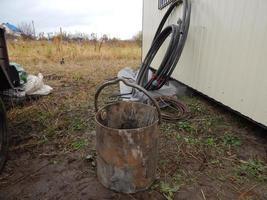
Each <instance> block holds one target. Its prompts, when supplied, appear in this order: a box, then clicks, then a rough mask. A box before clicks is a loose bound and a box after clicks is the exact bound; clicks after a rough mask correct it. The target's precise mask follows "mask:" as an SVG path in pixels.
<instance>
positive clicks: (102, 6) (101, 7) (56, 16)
mask: <svg viewBox="0 0 267 200" xmlns="http://www.w3.org/2000/svg"><path fill="white" fill-rule="evenodd" d="M0 6H1V13H0V23H2V22H9V23H11V24H14V25H17V24H19V23H21V22H31V21H32V20H34V22H35V28H36V32H37V33H39V32H59V28H60V27H62V29H63V31H66V32H71V33H76V32H82V33H87V34H90V33H92V32H94V33H97V34H98V35H99V36H101V35H102V34H108V35H109V36H110V37H118V38H121V39H129V38H131V37H132V36H133V35H134V34H136V33H137V32H138V31H140V30H141V29H142V0H115V1H112V0H95V1H94V0H0Z"/></svg>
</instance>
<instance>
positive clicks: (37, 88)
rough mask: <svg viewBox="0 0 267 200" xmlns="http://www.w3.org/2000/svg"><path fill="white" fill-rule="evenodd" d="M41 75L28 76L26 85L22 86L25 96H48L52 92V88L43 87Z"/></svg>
mask: <svg viewBox="0 0 267 200" xmlns="http://www.w3.org/2000/svg"><path fill="white" fill-rule="evenodd" d="M43 78H44V77H43V75H42V74H41V73H39V74H38V76H34V75H28V77H27V83H26V84H25V85H24V89H25V92H26V95H48V94H50V93H51V92H52V90H53V88H52V87H50V86H48V85H45V84H44V82H43Z"/></svg>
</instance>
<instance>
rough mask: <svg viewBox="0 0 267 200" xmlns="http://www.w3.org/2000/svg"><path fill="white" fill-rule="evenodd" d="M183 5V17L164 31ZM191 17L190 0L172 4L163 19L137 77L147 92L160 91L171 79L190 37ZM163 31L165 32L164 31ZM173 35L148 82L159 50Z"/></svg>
mask: <svg viewBox="0 0 267 200" xmlns="http://www.w3.org/2000/svg"><path fill="white" fill-rule="evenodd" d="M181 4H183V16H182V19H179V20H178V22H177V25H176V24H172V25H170V26H167V27H166V28H165V29H163V27H164V25H165V23H166V21H167V19H168V18H169V16H170V14H171V13H172V11H173V10H174V9H175V8H176V7H177V6H179V5H181ZM190 15H191V2H190V0H184V1H181V0H178V1H175V2H173V3H172V4H171V6H170V7H169V9H168V10H167V12H166V14H165V15H164V17H163V18H162V20H161V22H160V24H159V27H158V29H157V31H156V34H155V36H154V39H153V42H152V45H151V47H150V49H149V51H148V53H147V55H146V57H145V59H144V62H143V63H142V65H141V68H140V71H139V74H138V76H137V80H136V82H137V84H139V85H140V86H142V87H144V88H145V89H147V90H158V89H160V88H161V87H162V86H163V85H164V84H166V82H167V81H168V80H169V78H170V77H171V75H172V73H173V71H174V69H175V67H176V65H177V63H178V61H179V59H180V57H181V54H182V51H183V48H184V45H185V42H186V38H187V35H188V30H189V25H190ZM162 29H163V30H162ZM170 35H171V39H170V43H169V46H168V48H167V51H166V53H165V56H164V57H163V59H162V62H161V64H160V66H159V68H158V70H157V71H156V72H155V74H154V75H153V77H152V78H151V79H150V80H148V71H149V67H150V65H151V63H152V61H153V59H154V57H155V56H156V54H157V52H158V50H159V49H160V47H161V46H162V44H163V43H164V41H165V40H166V39H167V38H168V36H170Z"/></svg>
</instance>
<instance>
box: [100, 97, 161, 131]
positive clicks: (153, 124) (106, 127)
mask: <svg viewBox="0 0 267 200" xmlns="http://www.w3.org/2000/svg"><path fill="white" fill-rule="evenodd" d="M122 102H123V103H127V102H126V101H117V102H114V103H110V104H107V105H105V106H103V107H101V108H100V109H99V110H98V111H97V112H96V114H95V122H96V123H97V124H98V125H99V126H101V127H102V128H105V129H108V130H113V131H114V130H115V131H141V130H145V129H148V128H151V127H153V126H155V125H158V124H159V119H157V120H156V121H155V122H153V123H152V124H151V125H149V126H144V127H140V128H133V129H116V128H111V127H108V126H105V125H103V124H101V123H100V122H99V121H98V120H97V115H98V114H99V113H100V112H101V111H102V110H104V108H106V107H108V106H112V105H116V104H118V103H122ZM128 103H129V102H128ZM131 103H133V104H142V105H144V106H149V107H152V108H154V107H153V106H151V105H148V104H144V103H140V102H133V101H131ZM154 109H155V110H156V108H154Z"/></svg>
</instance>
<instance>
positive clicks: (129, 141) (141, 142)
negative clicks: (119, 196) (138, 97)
mask: <svg viewBox="0 0 267 200" xmlns="http://www.w3.org/2000/svg"><path fill="white" fill-rule="evenodd" d="M119 81H122V82H123V83H124V84H126V85H128V86H131V87H133V88H135V89H137V90H139V91H142V92H143V93H144V94H146V95H147V96H148V98H149V99H150V100H151V101H152V102H153V104H154V105H155V107H153V106H151V105H148V104H143V103H138V102H131V101H118V102H115V103H113V104H109V105H107V106H105V107H103V108H101V109H100V110H99V109H98V104H97V99H98V96H99V94H100V92H101V90H102V89H103V88H104V87H106V86H108V85H111V84H116V83H118V82H119ZM95 109H96V117H95V121H96V150H97V176H98V179H99V181H100V182H101V183H102V184H103V185H104V186H105V187H107V188H109V189H112V190H115V191H117V192H123V193H135V192H138V191H142V190H145V189H147V188H149V187H150V186H151V184H152V183H153V181H154V180H155V175H156V168H157V157H158V153H157V149H158V137H159V128H158V124H159V123H160V121H161V115H160V109H159V106H158V104H157V102H156V101H155V99H153V98H152V97H151V96H150V95H149V94H148V93H147V92H146V91H145V90H144V89H143V88H141V87H140V86H138V85H136V84H134V83H130V82H129V81H128V80H125V79H121V78H118V79H115V80H113V81H109V82H106V83H105V84H103V85H102V86H100V87H99V89H98V90H97V92H96V95H95Z"/></svg>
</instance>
